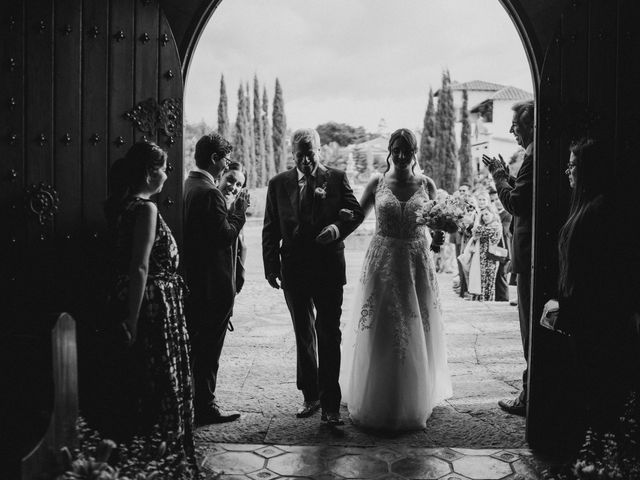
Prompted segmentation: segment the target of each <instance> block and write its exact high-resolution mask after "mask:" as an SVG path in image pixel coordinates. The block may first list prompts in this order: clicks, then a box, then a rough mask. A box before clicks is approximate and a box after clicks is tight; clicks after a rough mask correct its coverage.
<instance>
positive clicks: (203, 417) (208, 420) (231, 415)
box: [195, 405, 240, 426]
mask: <svg viewBox="0 0 640 480" xmlns="http://www.w3.org/2000/svg"><path fill="white" fill-rule="evenodd" d="M239 418H240V412H236V411H233V410H223V409H221V408H220V407H219V406H218V405H214V406H213V407H212V408H209V409H208V410H205V411H204V412H200V413H198V414H196V416H195V422H196V425H198V426H201V425H211V424H213V423H227V422H233V421H234V420H237V419H239Z"/></svg>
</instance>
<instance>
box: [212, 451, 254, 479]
mask: <svg viewBox="0 0 640 480" xmlns="http://www.w3.org/2000/svg"><path fill="white" fill-rule="evenodd" d="M264 463H265V459H264V458H262V457H259V456H258V455H254V454H253V453H251V452H224V453H219V454H216V455H211V456H209V455H207V456H206V457H205V460H204V466H205V468H206V469H208V470H211V471H214V472H220V473H225V474H234V475H235V474H246V473H250V472H255V471H257V470H260V469H261V468H263V467H264Z"/></svg>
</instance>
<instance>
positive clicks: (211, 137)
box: [194, 132, 233, 170]
mask: <svg viewBox="0 0 640 480" xmlns="http://www.w3.org/2000/svg"><path fill="white" fill-rule="evenodd" d="M232 150H233V146H232V145H231V143H229V141H228V140H227V139H226V138H224V137H223V136H222V135H220V134H219V133H216V132H212V133H208V134H207V135H203V136H202V137H200V140H198V143H196V152H195V155H194V157H195V160H196V166H197V167H198V168H202V169H203V170H204V169H206V168H208V167H209V166H210V165H211V155H213V154H214V153H215V154H216V156H217V157H225V156H226V155H228V154H229V153H231V151H232Z"/></svg>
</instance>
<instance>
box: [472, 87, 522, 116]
mask: <svg viewBox="0 0 640 480" xmlns="http://www.w3.org/2000/svg"><path fill="white" fill-rule="evenodd" d="M494 100H506V101H513V102H517V101H522V100H533V94H532V93H529V92H527V91H525V90H522V89H520V88H516V87H504V88H503V89H501V90H498V91H497V92H496V93H494V94H493V95H491V96H489V97H487V98H486V99H485V100H483V101H481V102H480V103H478V104H477V105H474V106H473V107H471V108H470V109H469V112H471V113H475V112H476V111H477V110H478V107H480V105H482V104H484V103H487V102H492V101H494Z"/></svg>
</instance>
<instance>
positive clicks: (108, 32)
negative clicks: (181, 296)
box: [0, 0, 183, 331]
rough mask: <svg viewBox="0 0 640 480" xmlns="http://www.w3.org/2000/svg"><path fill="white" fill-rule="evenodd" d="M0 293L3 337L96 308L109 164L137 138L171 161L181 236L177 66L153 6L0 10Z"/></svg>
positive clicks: (61, 2) (71, 1) (122, 2)
mask: <svg viewBox="0 0 640 480" xmlns="http://www.w3.org/2000/svg"><path fill="white" fill-rule="evenodd" d="M0 8H1V9H2V18H3V23H5V25H3V28H2V29H0V35H1V36H2V37H1V43H2V47H0V48H2V52H3V54H2V60H3V67H4V68H2V72H1V73H0V82H2V83H1V89H2V92H3V100H2V104H1V106H0V132H1V135H2V137H1V140H0V182H1V188H0V211H1V212H2V219H3V228H2V241H3V247H4V248H2V249H0V250H1V251H2V254H1V255H2V258H1V259H0V263H1V264H2V272H1V278H0V291H2V292H3V299H4V298H6V299H7V301H5V302H3V306H4V307H5V308H8V309H9V311H10V312H11V314H10V315H6V316H5V315H3V322H6V323H7V324H5V325H3V329H4V331H7V330H11V328H12V327H16V326H18V325H19V324H20V323H21V322H23V321H24V318H25V317H28V318H33V316H34V315H37V314H38V313H39V312H44V311H64V310H66V311H71V312H72V313H73V314H74V315H75V316H76V318H78V320H79V322H80V323H82V321H83V315H82V314H81V313H80V312H79V310H83V311H89V312H90V311H91V309H92V308H95V303H93V302H94V300H95V299H96V295H95V292H94V291H92V290H95V289H93V288H92V287H94V286H96V285H97V284H98V283H99V282H97V280H99V279H100V278H101V274H102V273H103V272H104V259H105V256H104V252H103V251H102V249H103V245H102V242H103V239H104V235H105V221H104V217H103V213H102V212H103V202H104V200H105V198H106V196H107V193H108V192H107V180H108V179H107V172H108V168H109V165H110V164H112V163H113V162H114V161H115V160H116V159H117V158H119V157H121V156H123V155H124V154H125V152H126V151H127V149H128V148H129V147H130V146H131V145H132V143H133V142H134V141H140V140H145V139H146V140H151V141H155V142H157V143H159V144H160V146H162V147H163V148H164V149H166V150H167V151H168V153H169V179H168V180H167V183H166V185H165V187H164V190H163V192H162V193H161V194H160V195H159V198H158V205H159V207H160V212H161V214H162V215H163V217H164V218H165V219H166V220H167V222H168V223H169V225H170V227H171V229H172V230H173V232H174V234H175V235H176V237H178V239H180V233H181V232H180V229H181V228H180V227H181V195H180V192H181V184H182V138H181V134H182V118H181V117H182V93H183V80H182V69H181V64H180V60H179V57H178V52H177V48H176V45H175V42H174V41H173V35H172V32H171V29H170V27H169V25H168V22H167V20H166V18H165V17H164V15H163V14H162V12H161V9H160V7H159V4H158V1H157V0H136V1H132V0H109V1H99V2H96V1H93V0H34V1H30V2H9V3H6V4H3V6H2V7H0Z"/></svg>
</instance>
